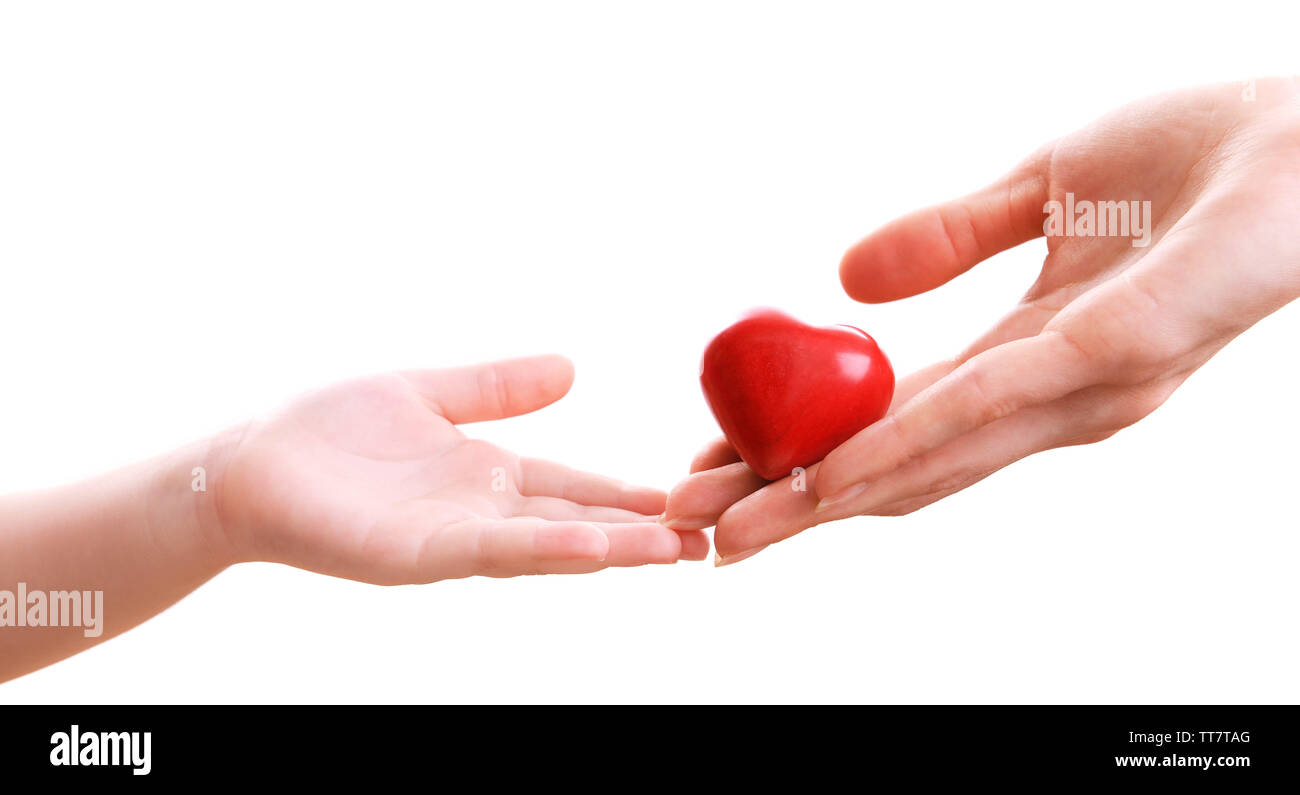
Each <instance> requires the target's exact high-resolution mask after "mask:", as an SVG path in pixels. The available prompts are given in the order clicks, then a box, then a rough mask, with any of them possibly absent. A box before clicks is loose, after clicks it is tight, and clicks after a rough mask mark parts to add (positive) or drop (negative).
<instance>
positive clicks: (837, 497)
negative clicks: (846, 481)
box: [813, 483, 867, 513]
mask: <svg viewBox="0 0 1300 795" xmlns="http://www.w3.org/2000/svg"><path fill="white" fill-rule="evenodd" d="M866 490H867V484H865V483H854V484H853V485H852V486H849V487H848V488H847V489H841V490H840V491H839V492H837V493H836V494H832V495H831V496H829V497H827V498H826V499H824V500H821V501H820V502H818V503H817V507H816V508H814V509H813V513H821V512H822V511H824V510H826V509H828V508H834V507H835V506H836V505H840V504H842V503H846V502H848V501H849V500H851V499H853V498H854V497H856V496H858V495H859V494H861V493H862V492H864V491H866Z"/></svg>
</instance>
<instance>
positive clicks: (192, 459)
mask: <svg viewBox="0 0 1300 795" xmlns="http://www.w3.org/2000/svg"><path fill="white" fill-rule="evenodd" d="M242 436H243V429H242V428H235V429H232V430H228V431H223V432H221V433H218V434H216V435H214V436H212V437H209V438H207V439H204V440H201V441H198V442H195V443H193V444H189V445H186V446H185V447H182V448H180V449H178V450H176V451H173V452H171V453H168V454H167V455H165V456H163V457H162V458H160V459H157V460H155V461H154V462H153V464H154V466H153V471H152V475H151V477H149V478H148V481H147V486H146V488H147V490H148V494H147V504H148V506H149V522H150V524H151V525H152V526H154V527H161V528H169V529H170V528H175V535H176V536H177V537H178V538H185V539H189V540H190V543H191V544H192V552H193V554H195V555H197V556H198V557H200V558H201V559H203V560H204V561H205V562H207V563H209V564H211V565H213V566H215V567H216V568H217V569H222V568H225V567H227V566H229V565H231V564H234V563H238V562H240V561H241V560H245V559H246V556H245V555H244V554H243V553H242V550H241V549H240V548H239V545H238V543H236V540H237V538H238V536H237V534H235V533H234V532H232V528H230V527H229V526H228V523H227V520H226V516H227V515H228V513H229V511H228V510H226V506H225V505H224V504H223V497H224V492H223V485H224V483H225V474H226V470H227V468H228V466H229V462H230V459H231V458H232V457H233V454H234V452H235V450H236V449H237V448H238V446H239V440H240V439H241V438H242ZM169 532H170V531H169Z"/></svg>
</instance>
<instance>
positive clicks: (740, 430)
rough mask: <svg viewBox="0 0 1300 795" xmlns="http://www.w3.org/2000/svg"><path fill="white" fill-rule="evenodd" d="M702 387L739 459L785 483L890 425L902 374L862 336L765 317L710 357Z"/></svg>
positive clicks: (727, 334) (743, 325) (751, 321)
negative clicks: (867, 432)
mask: <svg viewBox="0 0 1300 795" xmlns="http://www.w3.org/2000/svg"><path fill="white" fill-rule="evenodd" d="M700 384H701V386H703V387H704V397H705V399H706V400H707V401H708V403H709V408H710V409H712V410H713V416H714V417H715V418H717V420H718V424H719V425H720V426H722V432H723V433H724V434H726V437H727V439H728V441H730V442H731V445H732V446H733V447H735V448H736V452H737V453H739V454H740V457H741V458H742V459H744V461H745V463H747V464H749V466H750V468H751V469H753V470H754V471H755V472H757V473H758V474H759V475H760V476H762V477H764V478H766V479H767V480H776V479H778V478H783V477H786V476H787V475H789V474H790V473H791V470H793V469H794V468H795V467H808V466H809V465H811V464H815V463H817V462H818V461H820V460H822V459H823V458H824V457H825V456H826V454H827V453H829V452H830V451H831V450H834V449H835V448H836V447H838V446H839V445H840V444H841V443H842V442H844V441H846V440H847V439H848V438H849V437H850V436H853V435H854V434H855V433H857V432H858V431H860V430H862V429H863V428H865V427H867V426H868V425H870V424H871V423H873V422H875V421H876V420H878V419H880V418H881V417H883V416H885V412H887V411H888V410H889V402H890V400H891V399H892V398H893V395H894V370H893V368H892V367H890V365H889V360H888V359H887V358H885V354H884V353H882V352H881V350H880V348H879V346H877V345H876V341H875V340H873V339H872V338H871V337H870V336H869V335H868V334H867V333H866V332H864V331H861V330H860V329H856V328H854V327H852V326H825V327H816V326H809V325H806V324H804V323H801V322H799V321H798V320H795V319H794V318H792V317H790V316H789V315H787V314H785V313H783V312H778V311H776V310H774V309H759V310H755V311H752V312H750V313H749V314H747V315H745V317H744V318H742V319H741V320H739V321H738V322H736V323H735V324H733V325H731V326H729V327H727V328H726V329H725V330H724V331H723V332H722V333H721V334H719V335H718V336H716V337H714V338H713V340H712V341H711V342H710V343H709V345H708V347H707V348H705V350H704V359H703V361H702V362H701V364H700Z"/></svg>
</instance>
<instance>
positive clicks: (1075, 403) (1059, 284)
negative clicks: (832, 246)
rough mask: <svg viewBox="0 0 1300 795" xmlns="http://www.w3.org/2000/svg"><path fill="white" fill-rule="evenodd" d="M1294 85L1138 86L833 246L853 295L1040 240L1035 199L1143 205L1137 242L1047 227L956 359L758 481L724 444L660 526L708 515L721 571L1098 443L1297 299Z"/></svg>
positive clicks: (695, 470)
mask: <svg viewBox="0 0 1300 795" xmlns="http://www.w3.org/2000/svg"><path fill="white" fill-rule="evenodd" d="M1298 89H1300V79H1295V78H1292V79H1274V80H1261V81H1257V82H1256V84H1255V95H1254V99H1253V101H1245V100H1244V99H1243V86H1242V85H1241V84H1239V83H1234V84H1228V85H1222V86H1212V87H1206V88H1198V89H1192V90H1187V91H1181V92H1176V93H1171V94H1167V95H1162V96H1158V97H1155V98H1151V99H1148V100H1145V101H1142V102H1138V103H1136V104H1133V105H1130V106H1128V107H1125V108H1122V109H1120V110H1119V111H1117V112H1114V113H1112V114H1111V115H1109V116H1106V117H1104V118H1102V119H1100V120H1098V121H1097V122H1095V123H1094V124H1092V125H1091V126H1089V127H1086V128H1085V129H1083V130H1080V131H1079V132H1076V133H1074V134H1072V135H1069V136H1066V137H1064V138H1061V139H1060V140H1058V141H1055V142H1053V143H1050V144H1048V145H1047V146H1044V147H1042V148H1041V149H1040V150H1039V151H1037V152H1035V153H1034V154H1033V155H1031V156H1030V157H1029V158H1028V159H1027V160H1025V161H1024V162H1023V163H1021V164H1020V165H1019V166H1017V167H1016V168H1015V169H1013V170H1012V171H1011V173H1009V174H1007V175H1006V176H1005V177H1003V178H1002V179H1000V180H998V181H997V182H995V183H994V184H992V185H990V186H988V187H986V188H984V189H982V190H979V191H976V192H975V193H972V194H970V195H968V196H965V197H963V198H960V199H957V200H955V201H951V202H948V203H946V204H941V205H938V206H935V207H930V208H926V209H923V210H919V211H917V212H914V213H912V214H910V215H907V216H904V217H902V218H900V219H898V220H896V221H893V222H892V223H890V224H888V225H886V226H885V227H883V228H881V229H879V230H878V231H876V232H875V233H873V234H871V235H869V236H868V237H867V238H865V239H864V240H862V241H861V242H860V243H858V244H857V245H856V246H854V247H853V248H852V249H850V250H849V251H848V253H847V254H846V255H845V257H844V260H843V262H842V263H841V265H840V278H841V281H842V283H843V286H844V289H845V290H846V291H847V292H848V294H849V295H850V296H851V297H853V298H854V299H856V300H859V301H863V302H866V303H880V302H885V301H894V300H898V299H902V298H906V297H908V296H911V295H916V294H918V293H921V292H925V291H927V290H931V289H934V288H936V287H939V286H940V285H942V284H944V283H946V282H947V281H949V280H950V279H952V278H954V277H956V276H957V275H959V274H961V273H963V272H965V271H966V270H967V269H969V268H971V267H973V266H974V265H976V264H977V263H979V262H981V261H983V260H985V259H988V258H989V257H991V256H993V255H994V254H997V253H998V252H1000V251H1003V250H1005V249H1008V248H1011V247H1013V246H1016V245H1018V244H1020V243H1024V242H1026V241H1028V240H1031V239H1033V238H1036V237H1040V236H1043V235H1044V221H1045V219H1046V217H1047V216H1046V214H1045V205H1046V203H1047V202H1048V201H1049V200H1055V201H1059V202H1062V203H1064V201H1065V195H1066V193H1067V192H1068V193H1073V194H1074V196H1075V199H1076V201H1078V200H1091V201H1093V202H1102V201H1131V200H1150V201H1151V202H1152V213H1153V216H1154V219H1153V220H1154V229H1153V231H1152V237H1151V241H1150V245H1148V246H1146V247H1135V246H1133V245H1132V242H1133V241H1132V239H1131V238H1128V237H1081V236H1073V237H1070V236H1053V237H1048V238H1047V257H1046V259H1045V260H1044V262H1043V268H1042V272H1041V274H1040V275H1039V277H1038V280H1037V281H1036V282H1035V283H1034V284H1033V285H1032V286H1031V287H1030V289H1029V291H1028V292H1027V293H1026V294H1025V296H1024V297H1023V298H1022V299H1021V300H1020V302H1019V304H1018V305H1017V306H1016V307H1015V308H1014V309H1013V310H1012V311H1011V313H1010V314H1008V315H1007V316H1006V317H1005V318H1004V319H1003V320H1002V321H1001V322H999V323H998V324H997V325H996V326H995V327H994V328H992V329H991V330H989V331H988V332H987V333H986V334H985V335H983V336H982V337H980V338H979V339H977V340H975V341H974V342H973V343H972V344H971V345H970V346H969V347H967V348H966V350H964V351H963V352H962V353H961V354H960V355H958V356H956V357H954V358H952V359H950V360H947V361H942V362H937V363H935V364H933V365H931V366H929V367H927V368H925V369H923V370H921V371H919V372H916V373H913V374H912V375H910V376H909V377H907V378H905V379H903V380H902V381H900V383H899V387H898V390H897V393H896V395H895V398H894V401H893V405H892V406H891V409H890V413H889V415H887V416H886V418H885V419H883V420H881V421H879V422H877V423H876V424H874V425H872V426H870V427H868V428H866V429H865V430H863V431H861V432H859V433H858V434H857V435H856V436H854V437H852V438H851V439H849V440H848V441H847V442H845V443H844V444H843V445H841V446H840V447H838V448H837V449H835V450H834V451H832V452H831V453H830V454H829V455H827V456H826V458H825V459H824V460H823V461H822V462H820V463H819V464H816V465H814V466H813V467H810V468H809V470H808V474H807V477H808V479H809V483H810V484H811V487H810V488H808V489H807V490H806V491H804V492H800V491H796V490H794V489H792V488H791V483H790V479H789V478H787V479H785V480H781V481H776V482H773V483H770V484H769V483H767V482H765V481H763V480H761V479H760V478H758V477H757V476H756V475H755V474H754V473H753V472H751V471H749V469H748V468H747V467H746V466H745V465H744V464H743V463H739V462H738V458H737V457H736V455H735V453H734V452H733V451H732V450H731V449H730V447H729V446H728V445H727V444H726V442H725V440H717V441H715V442H713V443H712V444H710V445H709V446H707V447H706V448H705V449H704V450H703V451H701V452H700V454H699V455H697V456H696V458H695V460H694V462H693V463H692V465H691V472H692V475H691V476H690V477H688V478H687V479H686V480H685V481H683V482H682V483H681V484H679V485H678V486H677V487H676V488H675V489H673V491H672V492H671V494H670V495H669V500H668V508H667V510H666V512H665V515H664V517H663V521H664V523H665V524H666V525H667V526H669V527H674V528H679V529H688V528H689V529H698V528H704V527H708V526H710V525H713V524H716V525H717V530H716V532H715V534H714V544H715V547H716V549H717V553H718V558H717V562H718V563H719V564H720V565H723V564H727V563H733V562H737V561H739V560H743V559H745V558H747V557H749V556H751V555H753V554H755V553H756V552H757V551H758V550H761V549H762V548H764V547H765V546H767V545H769V544H772V543H774V542H777V541H780V540H782V539H785V538H788V537H790V536H792V535H795V534H796V533H799V532H801V531H803V530H806V529H807V528H809V527H813V526H815V525H818V524H821V523H823V522H829V521H834V520H837V519H843V518H846V517H850V516H858V515H864V514H866V515H878V516H895V515H902V514H907V513H910V512H912V511H915V510H918V509H920V508H923V507H925V506H927V505H930V504H932V503H934V502H936V501H938V500H940V499H943V498H944V497H947V496H949V495H951V494H954V493H956V492H958V491H961V490H962V489H965V488H966V487H968V486H970V485H972V484H974V483H976V482H978V481H979V480H981V479H983V478H985V477H987V476H988V475H990V474H992V473H993V472H996V471H997V470H999V469H1001V468H1002V467H1005V466H1007V465H1008V464H1011V463H1013V462H1015V461H1017V460H1019V459H1021V458H1024V457H1026V456H1029V455H1032V454H1033V453H1036V452H1040V451H1043V450H1049V449H1052V448H1057V447H1063V446H1067V445H1077V444H1088V443H1092V442H1098V441H1101V440H1104V439H1106V438H1109V437H1110V436H1111V435H1113V434H1114V433H1115V432H1117V431H1118V430H1120V429H1122V428H1124V427H1126V426H1128V425H1131V424H1133V423H1135V422H1137V421H1138V420H1140V419H1142V418H1143V417H1146V416H1147V415H1148V414H1150V413H1151V412H1152V411H1154V410H1155V409H1156V408H1158V407H1159V406H1160V405H1161V404H1162V403H1163V402H1164V401H1165V399H1166V398H1168V397H1169V395H1170V394H1171V393H1172V392H1173V391H1174V390H1175V389H1177V388H1178V387H1179V386H1180V385H1181V384H1182V383H1183V382H1184V381H1185V380H1186V379H1187V377H1188V376H1189V375H1191V374H1192V373H1193V372H1194V371H1195V370H1196V369H1197V368H1199V367H1200V366H1201V365H1202V364H1204V363H1205V362H1206V361H1208V360H1209V359H1210V357H1212V356H1213V355H1214V354H1215V353H1217V352H1218V351H1219V350H1221V349H1222V348H1223V347H1224V346H1225V345H1227V344H1228V342H1230V341H1231V340H1232V339H1233V338H1235V337H1236V336H1237V335H1238V334H1240V333H1241V332H1242V331H1244V330H1246V329H1247V328H1249V327H1250V326H1252V325H1253V324H1254V323H1256V322H1257V321H1259V320H1260V319H1262V318H1263V317H1265V316H1267V315H1269V314H1270V313H1272V312H1274V311H1276V310H1277V309H1279V308H1280V307H1282V306H1284V305H1285V304H1287V303H1289V302H1290V301H1292V300H1294V299H1295V298H1296V297H1297V296H1300V238H1298V237H1297V235H1296V234H1295V232H1296V219H1297V218H1300V90H1298Z"/></svg>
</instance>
